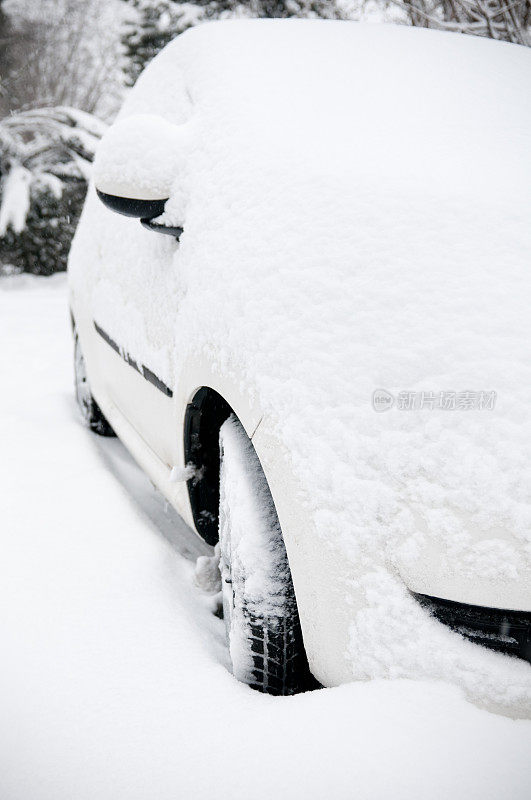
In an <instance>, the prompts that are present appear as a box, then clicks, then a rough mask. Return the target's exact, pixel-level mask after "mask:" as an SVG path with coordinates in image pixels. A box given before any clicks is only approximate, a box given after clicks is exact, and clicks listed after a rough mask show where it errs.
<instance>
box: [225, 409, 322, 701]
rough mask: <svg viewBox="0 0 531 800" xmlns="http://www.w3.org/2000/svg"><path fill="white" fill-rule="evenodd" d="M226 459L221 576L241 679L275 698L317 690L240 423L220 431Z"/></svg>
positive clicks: (278, 538) (271, 514)
mask: <svg viewBox="0 0 531 800" xmlns="http://www.w3.org/2000/svg"><path fill="white" fill-rule="evenodd" d="M220 457H221V465H220V508H219V535H220V571H221V580H222V592H223V611H224V619H225V626H226V631H227V640H228V644H229V651H230V656H231V661H232V667H233V673H234V676H235V677H236V678H237V679H238V680H240V681H242V682H243V683H247V684H249V685H250V686H252V687H253V688H254V689H257V690H259V691H261V692H265V693H267V694H273V695H291V694H295V693H297V692H301V691H305V690H308V689H310V688H315V685H316V683H315V680H314V679H313V678H312V676H311V674H310V671H309V669H308V662H307V659H306V654H305V652H304V645H303V640H302V631H301V626H300V621H299V615H298V611H297V603H296V600H295V593H294V590H293V582H292V578H291V572H290V568H289V564H288V559H287V555H286V549H285V546H284V540H283V538H282V532H281V530H280V525H279V521H278V517H277V513H276V510H275V506H274V503H273V499H272V497H271V493H270V491H269V487H268V485H267V481H266V478H265V475H264V473H263V470H262V467H261V465H260V462H259V460H258V457H257V455H256V452H255V450H254V447H253V445H252V442H251V440H250V439H249V437H248V436H247V434H246V433H245V431H244V429H243V427H242V426H241V425H240V423H239V422H238V421H237V420H236V418H235V417H234V416H232V417H229V419H228V420H227V421H226V422H225V423H224V424H223V426H222V428H221V433H220Z"/></svg>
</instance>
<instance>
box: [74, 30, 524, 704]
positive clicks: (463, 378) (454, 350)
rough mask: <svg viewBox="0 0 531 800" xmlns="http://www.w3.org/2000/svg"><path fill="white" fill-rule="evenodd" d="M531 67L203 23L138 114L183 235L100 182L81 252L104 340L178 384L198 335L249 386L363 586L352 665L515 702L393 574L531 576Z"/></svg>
mask: <svg viewBox="0 0 531 800" xmlns="http://www.w3.org/2000/svg"><path fill="white" fill-rule="evenodd" d="M530 64H531V53H530V51H529V50H528V49H526V48H523V47H518V46H515V45H510V44H505V43H499V42H492V41H487V40H484V39H480V38H475V37H465V36H461V35H452V34H448V33H437V32H433V31H425V30H418V29H409V28H405V27H400V28H398V27H396V28H395V27H392V26H389V27H388V26H363V25H357V24H354V23H335V22H317V21H288V22H287V21H236V22H227V23H213V24H208V25H205V26H203V27H199V28H197V29H193V30H191V31H189V32H187V33H185V34H184V35H182V36H180V37H178V39H177V40H176V41H175V42H174V43H172V44H171V45H170V46H169V47H168V48H166V49H165V50H164V51H163V52H162V53H161V54H160V55H159V56H157V58H156V59H155V60H154V61H153V62H152V64H151V65H150V67H149V68H148V69H147V70H146V72H145V73H144V74H143V75H142V76H141V78H140V80H139V81H138V83H137V86H136V87H135V89H134V90H133V91H132V92H131V94H130V96H129V98H128V100H127V102H126V104H125V107H124V109H123V111H122V117H125V116H128V115H132V114H138V113H142V114H158V115H162V116H164V117H165V118H166V119H167V120H168V121H170V122H173V123H175V124H176V125H178V126H180V127H181V129H182V131H183V136H182V137H181V138H182V141H183V149H182V161H181V165H180V167H179V168H178V170H177V171H178V175H177V178H176V181H175V183H174V188H173V192H172V197H171V198H170V201H169V202H168V203H167V206H166V208H167V215H168V218H169V219H170V221H171V220H172V218H173V220H174V222H177V223H181V222H182V223H183V225H184V234H183V235H182V237H181V242H180V244H179V246H178V247H176V246H174V245H173V244H172V243H171V242H170V241H168V237H160V236H158V237H157V236H156V235H154V234H152V233H150V232H147V231H144V230H142V229H141V228H140V226H139V225H138V223H137V222H136V221H132V220H127V219H119V218H117V217H116V215H110V214H109V212H108V211H106V210H105V209H104V208H103V207H101V206H100V204H99V203H98V201H97V200H96V199H95V195H94V193H93V192H91V193H90V195H89V198H88V201H87V204H86V207H85V210H84V213H83V219H82V222H81V224H80V227H79V229H78V232H77V234H76V238H75V241H74V245H73V248H72V256H71V260H70V268H71V273H72V283H73V285H74V289H75V287H76V285H77V286H79V287H82V286H84V287H85V288H84V289H83V291H87V292H90V293H91V295H92V303H93V308H94V309H95V314H96V315H97V317H98V319H100V320H101V321H102V322H101V324H102V325H103V326H104V328H105V330H106V331H108V332H109V335H110V336H111V337H112V338H113V339H115V340H116V341H119V342H120V343H121V344H122V345H123V346H124V347H125V348H126V350H127V351H128V352H129V353H131V354H132V355H133V357H135V358H137V359H138V360H140V361H141V362H142V363H146V364H150V365H152V368H153V369H154V370H155V371H156V373H157V375H159V376H160V377H161V379H162V380H163V381H164V382H165V383H167V385H170V386H173V385H174V384H175V385H178V382H179V374H180V372H181V370H182V369H183V368H184V364H183V361H182V358H183V356H182V354H181V348H180V346H179V343H180V342H183V341H192V342H194V346H195V352H196V354H197V358H198V360H201V359H205V358H206V359H207V360H208V361H210V362H212V364H213V367H212V368H213V371H214V373H215V372H216V371H217V372H218V373H221V374H224V375H225V376H228V377H230V378H232V379H233V380H234V381H235V382H237V383H238V384H240V385H242V391H244V392H248V393H249V396H250V397H254V398H259V403H260V407H261V410H262V411H263V413H264V421H263V422H262V425H263V426H267V428H268V430H270V431H272V432H273V433H274V435H275V436H276V438H277V440H278V441H279V442H281V443H282V445H283V446H284V447H285V448H286V449H287V450H288V451H289V452H290V456H291V461H292V464H293V473H294V475H295V476H296V479H297V482H298V485H299V486H300V487H301V490H302V491H303V492H304V494H305V496H306V497H307V506H306V507H307V508H310V514H311V519H309V520H308V524H309V525H312V526H314V527H315V529H316V531H317V533H318V534H319V535H320V536H321V538H322V542H323V548H324V549H325V550H329V551H330V552H331V553H332V554H333V555H332V556H331V557H334V558H340V559H347V560H348V561H349V562H350V564H351V566H352V573H353V575H355V576H357V577H356V580H357V581H358V582H359V585H360V586H362V587H363V591H364V592H365V594H366V597H367V607H366V608H365V609H364V610H363V612H361V611H360V613H359V614H357V615H356V614H354V613H353V623H352V636H351V641H350V642H349V643H348V645H345V646H348V648H349V651H350V653H351V658H352V676H353V677H374V676H379V677H389V676H393V677H419V676H420V677H422V676H423V677H428V678H443V679H444V678H447V677H449V678H450V679H452V677H451V676H454V677H455V676H456V675H457V676H458V679H459V681H460V682H461V683H462V685H464V686H465V688H466V689H467V691H468V692H469V694H470V695H471V696H474V697H481V698H483V699H484V698H485V697H487V696H488V697H490V702H491V704H494V705H496V704H498V705H499V706H504V704H505V705H507V703H510V702H512V701H515V702H517V703H519V704H520V707H524V705H525V703H526V702H527V703H530V702H531V690H530V686H529V679H528V673H527V672H525V674H524V670H527V667H526V666H525V665H516V666H515V665H512V664H511V663H508V664H505V663H504V664H503V665H502V664H501V662H500V660H499V658H498V659H497V657H496V656H495V655H493V654H490V660H489V658H486V657H485V655H484V654H483V653H481V652H479V648H474V647H473V646H472V645H470V644H469V643H466V642H460V641H459V640H458V639H457V637H451V636H450V635H449V634H448V632H447V631H441V632H440V633H436V632H435V631H434V629H433V626H434V625H435V623H434V622H433V621H432V620H429V619H428V620H427V619H426V616H425V614H424V612H422V611H421V610H420V609H419V607H418V606H417V604H416V603H415V602H414V601H413V600H412V599H411V597H410V596H409V594H408V593H407V591H406V590H405V587H404V583H403V582H402V580H401V579H400V578H399V577H398V576H399V575H400V576H402V578H403V579H404V580H405V581H406V583H411V581H410V576H412V575H417V576H418V575H419V573H421V572H422V564H423V563H424V561H425V559H428V558H433V557H435V558H436V559H437V563H438V565H439V572H440V575H441V576H443V577H444V575H445V574H447V573H452V571H453V570H455V569H457V570H458V571H459V573H460V575H461V578H462V579H463V581H465V583H466V582H468V584H469V585H475V586H480V585H481V584H482V581H483V582H484V584H485V582H488V583H489V585H490V586H494V587H495V586H496V584H497V581H499V582H501V583H503V584H504V585H505V584H506V583H507V581H509V582H510V581H512V582H514V585H515V586H516V585H518V584H519V583H521V582H522V581H524V580H525V574H526V573H525V570H526V569H527V563H526V560H525V559H526V558H528V557H529V547H530V542H529V535H530V534H529V532H530V530H531V513H530V508H531V505H530V496H529V487H530V486H531V480H530V478H531V476H530V474H529V465H530V464H531V452H530V448H531V415H530V413H529V387H530V386H531V358H530V355H531V353H530V342H531V315H530V314H529V308H530V306H531V291H530V278H529V263H530V253H531V240H530V239H531V235H530V230H529V222H528V220H529V205H530V198H529V187H530V186H531V181H530V180H529V178H530V175H529V169H530V164H529V152H530V151H531V148H530V147H529V131H530V130H531V124H530V122H531V120H530V115H531V112H530V107H529V102H528V98H529V93H528V86H529V74H530ZM162 240H164V241H162ZM109 264H112V270H113V276H112V280H110V277H109V273H108V270H109V266H108V265H109ZM88 283H89V284H90V285H87V284H88ZM117 309H119V314H118V313H117ZM375 390H385V392H387V393H389V395H390V396H391V397H392V399H393V406H392V408H389V410H388V411H386V412H385V413H377V412H376V411H375V410H374V408H373V405H372V403H371V398H372V397H373V392H374V391H375ZM423 392H424V395H422V393H423ZM492 392H496V397H495V400H496V402H495V408H492V407H491V408H489V407H484V408H483V409H480V408H479V406H478V404H479V402H480V400H479V398H480V397H483V398H485V397H486V396H487V393H488V397H489V398H492V394H491V393H492ZM467 393H468V394H467ZM481 393H485V394H484V395H482V394H481ZM412 396H413V398H414V403H417V406H416V407H408V403H410V402H411V397H412ZM432 396H433V398H434V399H433V400H432V399H430V398H431V397H432ZM443 396H444V397H445V398H446V397H448V398H449V399H448V402H449V403H450V405H449V406H447V407H444V406H443V407H442V408H438V407H437V404H438V403H439V402H440V398H441V397H443ZM452 398H453V401H452ZM470 398H472V401H471V402H473V404H475V408H474V407H473V406H472V407H471V406H470V403H469V401H470ZM465 401H466V402H467V403H469V405H468V406H466V402H465ZM421 402H422V403H423V408H421V409H419V408H418V404H419V403H421ZM444 402H446V400H444ZM452 402H454V406H453V407H452V406H451V403H452ZM482 402H484V403H485V402H486V401H485V400H482ZM488 402H491V403H492V400H489V401H488ZM456 403H457V405H456ZM459 404H460V405H459ZM413 405H414V404H413ZM526 548H527V549H526ZM434 552H435V553H436V556H434V555H433V553H434ZM430 625H431V626H432V627H431V628H429V631H428V627H427V626H430ZM428 633H429V635H428ZM437 637H439V638H437ZM478 652H479V654H478ZM442 654H444V655H442ZM500 658H501V657H500ZM493 698H494V699H493Z"/></svg>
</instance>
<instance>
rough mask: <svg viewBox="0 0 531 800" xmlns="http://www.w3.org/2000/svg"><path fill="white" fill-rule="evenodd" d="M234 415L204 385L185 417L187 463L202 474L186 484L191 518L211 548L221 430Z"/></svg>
mask: <svg viewBox="0 0 531 800" xmlns="http://www.w3.org/2000/svg"><path fill="white" fill-rule="evenodd" d="M232 413H233V412H232V409H231V407H230V406H229V404H228V403H227V402H226V401H225V400H224V399H223V397H222V396H221V395H220V394H218V392H216V391H215V390H214V389H211V388H210V387H208V386H203V387H201V388H200V389H198V390H197V392H196V393H195V394H194V396H193V398H192V400H191V402H190V403H188V405H187V407H186V413H185V418H184V460H185V463H186V464H193V465H194V467H195V469H196V472H198V473H199V474H196V476H195V477H193V478H190V480H188V481H187V488H188V496H189V498H190V505H191V508H192V515H193V518H194V523H195V526H196V528H197V531H198V533H199V534H200V535H201V537H202V538H203V539H204V540H205V542H207V543H208V544H212V545H213V544H216V542H217V541H218V515H219V510H218V507H219V430H220V428H221V426H222V425H223V423H224V422H225V420H226V419H227V418H228V417H229V416H230V415H231V414H232Z"/></svg>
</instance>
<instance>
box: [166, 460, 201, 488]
mask: <svg viewBox="0 0 531 800" xmlns="http://www.w3.org/2000/svg"><path fill="white" fill-rule="evenodd" d="M200 477H201V470H198V469H197V467H195V466H194V464H186V466H185V467H172V469H171V472H170V481H171V482H172V483H183V482H184V481H189V480H190V479H191V478H200Z"/></svg>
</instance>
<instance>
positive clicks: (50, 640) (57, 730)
mask: <svg viewBox="0 0 531 800" xmlns="http://www.w3.org/2000/svg"><path fill="white" fill-rule="evenodd" d="M68 325H69V323H68V314H67V301H66V283H65V280H64V277H62V276H58V277H55V278H52V279H38V278H28V277H16V278H10V279H2V280H1V281H0V342H1V345H0V381H1V385H0V388H1V391H0V442H1V459H0V608H1V613H0V650H1V653H0V799H1V800H30V799H31V800H72V799H73V798H75V800H107V798H108V799H109V800H111V798H113V800H114V799H115V798H120V800H136V798H138V799H139V800H140V798H142V800H145V798H157V800H166V799H167V800H170V798H171V800H176V798H187V799H188V798H192V799H193V800H195V799H196V798H197V800H201V799H202V798H214V797H216V798H222V799H223V800H224V799H225V798H227V800H229V798H230V800H240V799H241V800H243V798H253V800H260V799H261V798H264V800H265V798H272V797H278V798H283V797H290V798H291V800H298V798H305V800H313V798H315V799H317V798H324V797H327V798H333V799H334V800H335V799H336V798H337V799H338V800H343V798H345V799H347V798H349V799H350V798H356V799H357V800H358V799H360V800H363V798H370V799H371V800H375V799H378V798H393V800H399V798H406V797H407V798H409V799H411V798H417V797H418V798H427V797H429V798H453V800H457V798H467V800H471V799H472V798H482V800H487V798H496V800H498V798H505V797H507V798H509V797H510V798H512V800H514V799H515V798H524V797H529V795H530V792H531V722H525V721H514V720H510V719H507V718H505V717H500V716H496V715H493V714H489V713H488V712H486V711H483V710H479V709H477V708H476V707H475V706H473V705H471V704H470V703H468V702H466V701H465V700H464V698H463V697H462V695H461V694H460V692H459V691H458V690H457V689H455V688H454V687H451V686H447V685H444V684H440V683H430V682H423V683H416V682H412V681H396V682H386V681H375V682H371V683H362V684H353V685H349V686H343V687H340V688H338V689H333V690H322V691H319V692H315V693H313V694H308V695H303V696H299V697H295V698H286V699H283V698H270V697H264V696H261V695H258V694H255V693H253V692H252V691H251V690H249V689H247V688H246V687H244V686H241V685H239V684H237V683H235V682H234V680H233V679H232V677H231V676H230V675H229V674H228V672H227V669H226V658H227V657H226V652H225V646H224V638H223V627H222V623H221V622H220V621H219V620H218V619H217V618H216V617H215V616H214V615H213V614H212V600H211V599H210V598H208V597H207V596H205V595H202V594H201V592H200V591H199V590H198V589H197V588H196V587H195V585H194V582H193V565H194V560H195V558H196V557H197V556H198V555H200V554H202V553H205V552H207V550H206V548H205V547H204V546H203V545H202V544H201V543H200V542H199V541H198V540H197V539H196V537H195V536H194V535H193V534H192V533H191V532H190V531H189V530H188V529H187V528H186V526H184V525H183V523H181V522H180V521H179V519H178V518H177V517H176V516H175V515H174V514H172V513H171V512H170V511H169V510H166V511H165V508H164V503H163V501H162V500H161V499H160V498H159V497H158V496H157V494H156V493H155V492H154V491H153V490H152V489H151V487H150V484H149V482H148V481H147V479H145V478H144V476H143V475H142V474H141V473H140V471H139V470H138V469H137V468H136V466H135V465H134V464H133V462H132V461H131V459H130V458H129V457H128V455H127V454H126V452H125V451H124V449H123V448H122V446H121V445H120V443H119V442H117V441H104V440H99V439H96V438H95V437H93V436H92V435H91V434H89V433H88V432H87V431H85V430H84V429H83V428H82V427H81V426H80V424H79V421H78V418H77V414H76V409H75V405H74V400H73V395H72V376H71V342H70V338H69V330H68Z"/></svg>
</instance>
